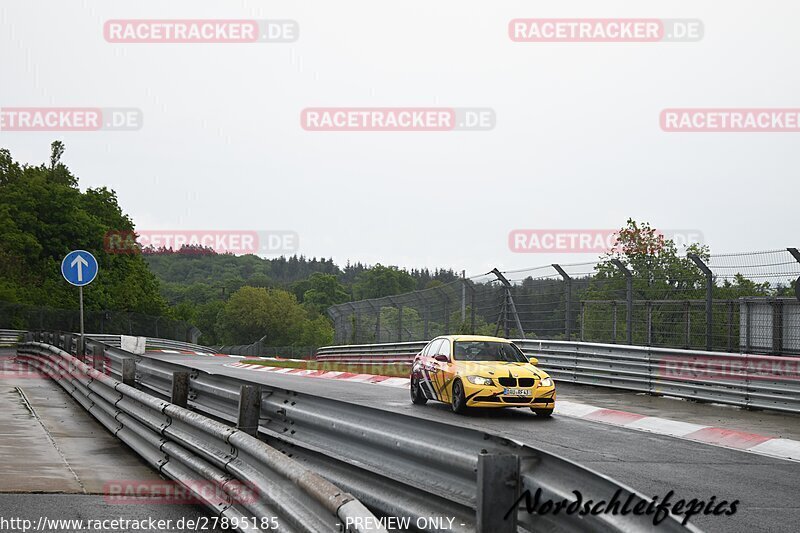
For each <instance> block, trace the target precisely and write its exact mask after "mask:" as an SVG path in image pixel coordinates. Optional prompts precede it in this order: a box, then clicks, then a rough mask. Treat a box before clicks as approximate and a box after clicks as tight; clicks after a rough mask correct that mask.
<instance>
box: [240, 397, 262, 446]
mask: <svg viewBox="0 0 800 533" xmlns="http://www.w3.org/2000/svg"><path fill="white" fill-rule="evenodd" d="M260 418H261V387H259V386H258V385H242V386H241V388H240V389H239V417H238V421H237V423H236V427H237V428H239V429H240V430H242V431H244V432H245V433H247V434H248V435H253V436H256V435H257V434H258V420H259V419H260Z"/></svg>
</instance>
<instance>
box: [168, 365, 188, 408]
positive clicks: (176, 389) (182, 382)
mask: <svg viewBox="0 0 800 533" xmlns="http://www.w3.org/2000/svg"><path fill="white" fill-rule="evenodd" d="M170 401H171V402H172V403H174V404H175V405H177V406H178V407H184V408H185V407H186V406H187V405H188V402H189V373H188V372H173V373H172V395H171V396H170Z"/></svg>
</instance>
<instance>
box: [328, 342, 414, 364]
mask: <svg viewBox="0 0 800 533" xmlns="http://www.w3.org/2000/svg"><path fill="white" fill-rule="evenodd" d="M428 342H429V341H413V342H394V343H382V344H348V345H341V346H323V347H322V348H320V349H318V350H317V353H316V355H315V356H314V358H315V359H317V360H318V361H331V362H338V363H366V362H374V361H380V362H382V363H406V362H411V360H412V359H414V356H415V355H416V354H417V353H419V351H420V350H422V349H423V348H424V347H425V345H426V344H428Z"/></svg>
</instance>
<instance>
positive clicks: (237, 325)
mask: <svg viewBox="0 0 800 533" xmlns="http://www.w3.org/2000/svg"><path fill="white" fill-rule="evenodd" d="M320 318H321V317H316V318H313V319H312V318H309V316H308V313H307V312H306V310H305V309H303V307H302V306H301V305H300V304H299V303H298V302H297V299H296V298H295V296H294V295H293V294H291V293H289V292H287V291H284V290H280V289H265V288H263V287H247V286H245V287H242V288H241V289H239V290H238V291H236V292H235V293H234V294H233V295H231V297H230V299H229V300H228V301H227V302H226V303H225V306H224V307H223V308H222V310H221V312H220V314H219V320H218V321H217V326H216V331H217V332H219V333H220V337H221V339H222V342H224V343H225V344H246V343H251V342H255V341H257V340H259V339H262V338H263V339H264V343H265V344H266V345H268V346H303V345H305V346H307V345H309V344H304V343H311V344H315V343H316V342H320V343H322V342H330V341H329V339H332V338H333V331H332V329H331V326H330V324H329V323H328V322H327V321H326V320H325V319H324V318H323V319H322V320H319V319H320ZM325 326H327V329H326V327H325Z"/></svg>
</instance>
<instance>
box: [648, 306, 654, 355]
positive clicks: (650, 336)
mask: <svg viewBox="0 0 800 533" xmlns="http://www.w3.org/2000/svg"><path fill="white" fill-rule="evenodd" d="M652 344H653V302H651V301H650V300H648V301H647V345H648V346H651V345H652Z"/></svg>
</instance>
